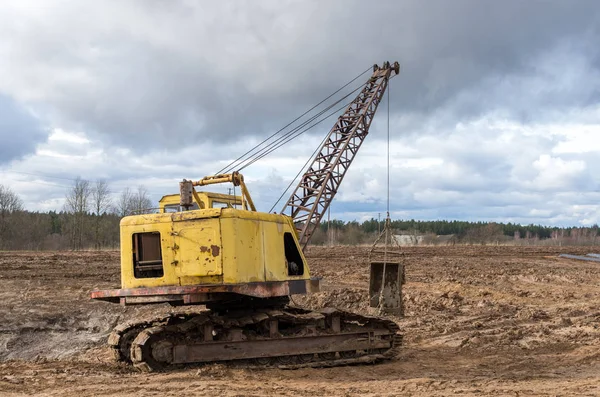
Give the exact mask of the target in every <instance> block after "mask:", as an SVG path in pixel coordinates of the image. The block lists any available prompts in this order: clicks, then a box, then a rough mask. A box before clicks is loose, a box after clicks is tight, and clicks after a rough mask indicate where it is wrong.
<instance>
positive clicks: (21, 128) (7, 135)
mask: <svg viewBox="0 0 600 397" xmlns="http://www.w3.org/2000/svg"><path fill="white" fill-rule="evenodd" d="M46 138H47V133H46V132H45V131H44V130H43V129H42V127H41V125H40V123H39V121H38V120H37V118H35V117H34V116H33V115H31V114H30V113H29V112H28V111H27V110H26V109H24V108H22V107H21V106H19V105H18V104H17V103H15V102H14V101H13V100H12V99H11V98H8V97H6V96H4V95H1V94H0V139H1V142H0V164H3V163H7V162H9V161H11V160H15V159H18V158H20V157H22V156H23V155H25V154H27V153H30V152H32V151H33V150H34V149H35V146H36V145H37V143H39V142H42V141H44V140H45V139H46Z"/></svg>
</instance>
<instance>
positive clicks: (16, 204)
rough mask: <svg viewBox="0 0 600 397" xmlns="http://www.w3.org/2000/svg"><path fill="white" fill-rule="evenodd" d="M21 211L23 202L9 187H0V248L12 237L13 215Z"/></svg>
mask: <svg viewBox="0 0 600 397" xmlns="http://www.w3.org/2000/svg"><path fill="white" fill-rule="evenodd" d="M22 210H23V201H22V200H21V198H20V197H19V196H18V195H17V194H16V193H15V192H13V191H12V190H11V189H10V188H9V187H5V186H4V185H0V248H2V245H5V244H7V242H8V240H11V236H13V231H12V226H13V225H15V224H16V222H15V221H14V215H15V213H17V212H20V211H22Z"/></svg>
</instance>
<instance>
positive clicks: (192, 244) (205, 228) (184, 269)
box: [173, 218, 223, 277]
mask: <svg viewBox="0 0 600 397" xmlns="http://www.w3.org/2000/svg"><path fill="white" fill-rule="evenodd" d="M173 250H174V252H175V261H176V265H175V269H176V273H177V275H178V276H179V277H183V276H217V275H221V274H223V266H222V257H223V255H222V246H221V235H220V226H219V219H218V218H208V219H197V220H185V221H181V222H174V223H173Z"/></svg>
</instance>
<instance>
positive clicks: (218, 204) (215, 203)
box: [212, 200, 232, 208]
mask: <svg viewBox="0 0 600 397" xmlns="http://www.w3.org/2000/svg"><path fill="white" fill-rule="evenodd" d="M212 208H232V207H231V203H227V202H225V201H216V200H213V201H212Z"/></svg>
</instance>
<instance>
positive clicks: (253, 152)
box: [217, 68, 371, 174]
mask: <svg viewBox="0 0 600 397" xmlns="http://www.w3.org/2000/svg"><path fill="white" fill-rule="evenodd" d="M370 69H371V68H367V69H366V70H365V71H363V72H361V73H360V74H359V75H357V76H356V77H355V78H353V79H352V80H350V81H349V82H348V83H346V84H344V85H343V86H342V87H341V88H339V89H337V90H336V91H334V92H333V93H332V94H330V95H329V96H327V97H326V98H325V99H323V100H322V101H321V102H319V103H318V104H316V105H315V106H313V107H311V108H310V109H308V110H307V111H305V112H304V113H303V114H301V115H300V116H298V117H296V118H295V119H294V120H292V121H291V122H289V123H288V124H286V125H285V126H284V127H282V128H281V129H279V130H278V131H276V132H275V133H274V134H272V135H271V136H269V137H268V138H266V139H264V140H263V141H262V142H260V143H259V144H258V145H256V146H254V147H253V148H251V149H250V150H248V151H247V152H245V153H244V154H242V155H241V156H239V157H238V158H236V159H235V160H234V161H232V162H230V163H229V164H227V165H226V166H225V167H223V168H222V169H221V170H220V171H218V172H217V174H221V173H223V172H227V171H231V170H233V169H234V168H235V167H237V166H239V165H242V164H244V163H247V162H249V161H251V160H253V159H254V158H255V157H256V156H258V155H260V154H261V153H264V152H265V151H266V150H269V149H270V148H272V147H273V146H275V145H276V144H277V142H279V141H280V140H281V137H280V138H279V139H277V140H276V141H275V142H270V143H267V142H269V141H270V140H271V139H272V138H274V137H275V136H277V135H278V134H279V133H281V132H282V131H284V130H285V129H286V128H288V127H289V126H291V125H292V124H294V123H295V122H296V121H298V120H300V119H301V118H302V117H304V116H306V115H307V114H308V113H310V112H311V111H313V110H314V109H316V108H317V107H319V106H320V105H322V104H323V103H324V102H325V101H327V100H329V99H330V98H331V97H333V96H334V95H335V94H337V93H339V92H340V91H341V90H343V89H344V88H346V87H347V86H349V85H350V84H352V83H353V82H354V81H356V80H357V79H359V78H360V77H361V76H362V75H364V74H365V73H366V72H368V71H369V70H370ZM363 85H364V84H363ZM361 87H362V86H361ZM355 91H356V90H355ZM355 91H353V92H355ZM346 97H347V96H346ZM346 97H344V98H346ZM344 98H342V100H343V99H344ZM339 102H340V100H338V101H337V102H336V103H339ZM336 103H334V104H333V105H330V107H328V108H326V109H325V110H324V111H321V112H320V114H323V113H324V112H325V111H327V110H328V109H331V107H332V106H335V104H336ZM320 114H317V115H316V117H319V115H320ZM316 117H315V116H313V117H312V118H311V119H309V120H308V121H305V122H304V123H303V124H301V125H300V126H298V127H295V128H294V129H293V130H292V131H290V132H287V133H286V134H284V137H285V136H289V135H291V134H293V133H294V132H295V131H297V130H298V129H300V128H302V127H303V126H304V125H306V124H307V123H310V122H311V121H313V120H314V119H315V118H316ZM303 132H305V131H303ZM296 136H297V135H296ZM284 139H285V138H284ZM286 142H288V141H286ZM263 145H264V147H262V148H261V146H263ZM278 147H279V146H277V148H278ZM268 153H270V151H269V152H268ZM268 153H267V154H268ZM262 157H264V156H262ZM262 157H261V158H262Z"/></svg>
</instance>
